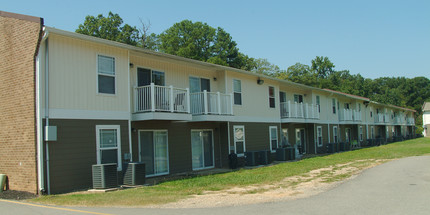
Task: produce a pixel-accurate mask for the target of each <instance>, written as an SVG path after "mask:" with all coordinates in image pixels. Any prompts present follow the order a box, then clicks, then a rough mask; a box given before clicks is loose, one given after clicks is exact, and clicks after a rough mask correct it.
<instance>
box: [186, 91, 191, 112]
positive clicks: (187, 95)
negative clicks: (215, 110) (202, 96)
mask: <svg viewBox="0 0 430 215" xmlns="http://www.w3.org/2000/svg"><path fill="white" fill-rule="evenodd" d="M185 90H186V91H187V93H186V94H185V98H186V100H187V101H185V102H186V103H185V104H187V113H191V111H190V109H191V105H190V104H191V101H190V89H189V88H186V89H185Z"/></svg>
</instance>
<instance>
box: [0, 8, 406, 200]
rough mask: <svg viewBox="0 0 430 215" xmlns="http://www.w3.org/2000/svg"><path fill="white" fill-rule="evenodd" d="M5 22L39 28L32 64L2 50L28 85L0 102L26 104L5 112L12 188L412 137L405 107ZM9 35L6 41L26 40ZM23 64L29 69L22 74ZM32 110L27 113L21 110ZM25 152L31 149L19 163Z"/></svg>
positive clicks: (70, 186)
mask: <svg viewBox="0 0 430 215" xmlns="http://www.w3.org/2000/svg"><path fill="white" fill-rule="evenodd" d="M0 18H1V22H0V24H2V25H3V26H2V28H1V29H2V30H3V29H7V28H6V27H4V26H9V27H13V29H14V32H15V33H18V34H19V33H20V32H25V31H26V28H25V25H24V24H27V23H36V24H34V25H35V26H39V27H38V28H36V27H35V31H34V32H33V33H32V34H30V35H26V36H25V37H26V39H28V40H30V41H32V43H31V44H32V46H30V50H31V51H30V52H29V53H28V54H25V55H24V56H20V53H16V52H12V51H11V50H10V49H9V48H7V46H3V44H2V47H5V48H4V49H2V52H3V50H4V53H9V54H10V55H13V56H15V57H11V58H10V59H9V60H8V63H9V64H10V65H11V66H10V67H9V68H10V69H6V70H3V68H2V74H1V75H2V76H1V78H2V79H0V80H1V81H2V83H9V82H10V81H11V80H10V79H15V76H17V77H19V76H20V75H24V76H25V77H26V78H28V82H29V83H26V82H20V83H13V86H14V88H15V89H16V90H15V91H11V90H9V88H10V87H5V88H4V89H3V88H2V92H6V94H2V98H1V99H2V100H4V99H5V98H7V99H10V100H13V98H18V99H19V100H20V102H14V103H11V104H8V109H3V108H2V109H1V114H2V116H8V118H6V119H7V120H5V121H4V122H3V121H2V124H3V125H4V126H3V127H2V133H1V135H2V136H1V138H3V137H8V141H10V142H6V141H4V142H3V139H1V138H0V140H1V141H2V144H1V145H2V147H3V148H2V149H7V150H5V152H0V153H4V156H5V157H4V158H3V157H2V156H0V159H2V160H3V159H8V161H10V165H7V166H2V167H0V171H1V172H2V173H6V174H8V176H9V179H10V188H11V189H16V190H25V191H29V192H33V193H37V192H40V191H46V192H48V193H61V192H67V191H71V190H76V189H85V188H89V187H91V185H92V179H91V166H92V165H93V164H101V163H117V164H118V167H117V170H118V171H122V163H124V162H129V161H140V162H144V163H145V164H146V176H147V177H160V176H166V175H172V174H177V173H183V172H190V171H199V170H203V169H210V168H226V167H228V155H229V154H230V153H236V154H237V155H238V156H239V157H243V156H244V154H245V152H247V151H261V150H268V151H271V152H272V153H274V152H275V151H276V149H277V148H279V147H283V146H285V145H287V144H289V145H291V146H294V147H295V148H297V151H298V153H300V154H306V153H320V152H324V150H323V149H324V148H325V147H326V145H327V144H328V143H331V142H341V141H342V142H351V141H359V142H364V141H365V140H366V139H370V138H377V137H384V138H390V137H393V136H399V135H407V134H412V133H413V122H412V123H408V122H409V120H411V119H413V114H414V111H413V110H409V109H406V108H401V107H395V106H391V105H384V104H379V103H376V102H372V101H370V100H369V99H368V98H363V97H359V96H355V95H350V94H345V93H341V92H337V91H333V90H329V89H319V88H314V87H309V86H305V85H302V84H297V83H292V82H289V81H285V80H279V79H275V78H272V77H268V76H264V75H260V74H255V73H251V72H248V71H244V70H239V69H234V68H230V67H225V66H220V65H214V64H210V63H205V62H200V61H196V60H191V59H187V58H183V57H178V56H173V55H168V54H163V53H158V52H154V51H149V50H145V49H142V48H138V47H134V46H130V45H126V44H122V43H118V42H113V41H109V40H104V39H100V38H95V37H90V36H86V35H81V34H77V33H73V32H68V31H63V30H59V29H55V28H50V27H46V26H43V22H42V25H41V24H40V23H41V22H38V23H37V22H34V20H37V19H35V18H34V17H33V18H32V17H28V16H22V15H17V14H11V13H6V12H2V13H1V16H0ZM17 22H18V23H17ZM21 22H22V23H21ZM23 23H24V24H23ZM41 26H42V27H43V28H42V27H41ZM7 35H8V40H7V41H8V42H7V43H9V42H10V41H11V42H14V43H20V41H22V39H21V40H18V39H17V38H15V36H14V35H13V34H10V36H9V34H7ZM26 46H28V45H26ZM17 56H19V57H17ZM22 59H25V60H26V62H27V63H29V65H30V66H28V67H25V68H20V67H19V65H20V64H21V63H22ZM2 67H3V66H2ZM11 74H13V75H14V77H9V76H10V75H11ZM2 86H6V85H2ZM20 89H27V90H22V91H21V90H20ZM9 97H10V98H9ZM21 100H22V101H21ZM23 102H27V103H29V105H28V106H29V109H28V110H25V111H24V110H20V109H18V108H17V109H14V107H20V106H21V104H22V103H23ZM2 105H4V103H3V102H2ZM23 113H25V114H23ZM379 116H381V117H382V118H380V117H379ZM389 120H391V121H389ZM17 122H20V123H21V124H22V122H25V123H27V124H29V126H28V127H25V128H21V127H19V125H17V124H16V123H17ZM390 129H391V130H390ZM390 131H393V132H394V134H393V133H390ZM12 134H13V136H14V137H11V135H12ZM390 135H391V136H390ZM23 136H25V137H28V136H30V137H31V138H30V139H24V138H22V137H23ZM11 144H12V145H14V146H15V148H13V147H9V145H11ZM20 144H22V145H26V146H27V147H29V148H31V149H32V151H30V153H29V155H28V156H26V157H25V158H23V157H21V156H18V157H14V156H11V155H12V154H14V153H16V152H17V150H19V149H20V147H19V145H20ZM2 155H3V154H2ZM24 159H27V160H26V163H25V164H23V160H24ZM2 160H0V161H2ZM23 165H24V166H26V165H27V166H26V167H27V168H26V169H22V172H24V171H32V174H31V175H29V176H25V177H26V178H25V179H23V177H24V176H23V174H22V173H21V171H16V169H17V168H21V166H23ZM23 184H27V185H28V186H23Z"/></svg>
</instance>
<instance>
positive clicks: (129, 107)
mask: <svg viewBox="0 0 430 215" xmlns="http://www.w3.org/2000/svg"><path fill="white" fill-rule="evenodd" d="M127 56H128V110H129V111H130V115H129V118H128V147H129V153H130V162H133V149H132V143H131V132H132V131H131V113H132V108H131V92H130V90H131V89H130V85H131V78H130V51H127Z"/></svg>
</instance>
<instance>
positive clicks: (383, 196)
mask: <svg viewBox="0 0 430 215" xmlns="http://www.w3.org/2000/svg"><path fill="white" fill-rule="evenodd" d="M0 214H5V215H6V214H145V215H147V214H160V215H162V214H187V215H190V214H199V215H201V214H204V215H211V214H222V215H226V214H247V215H249V214H259V215H260V214H283V215H284V214H366V215H371V214H390V215H392V214H414V215H416V214H430V156H421V157H410V158H405V159H400V160H396V161H392V162H389V163H385V164H382V165H380V166H377V167H374V168H372V169H369V170H366V171H364V172H363V173H362V174H361V175H359V176H358V177H356V178H354V179H353V180H350V181H347V182H345V183H343V184H341V185H339V186H338V187H336V188H334V189H332V190H330V191H327V192H325V193H321V194H319V195H316V196H312V197H309V198H304V199H299V200H293V201H284V202H274V203H265V204H254V205H244V206H237V207H222V208H209V209H208V208H206V209H204V208H202V209H143V208H65V207H46V206H32V205H27V204H25V205H23V204H18V203H15V202H5V201H3V200H0Z"/></svg>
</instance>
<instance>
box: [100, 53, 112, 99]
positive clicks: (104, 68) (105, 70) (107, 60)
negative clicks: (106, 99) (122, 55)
mask: <svg viewBox="0 0 430 215" xmlns="http://www.w3.org/2000/svg"><path fill="white" fill-rule="evenodd" d="M115 82H116V81H115V58H114V57H108V56H104V55H97V88H98V89H97V92H98V93H104V94H115V92H116V87H115V85H116V84H115Z"/></svg>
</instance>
